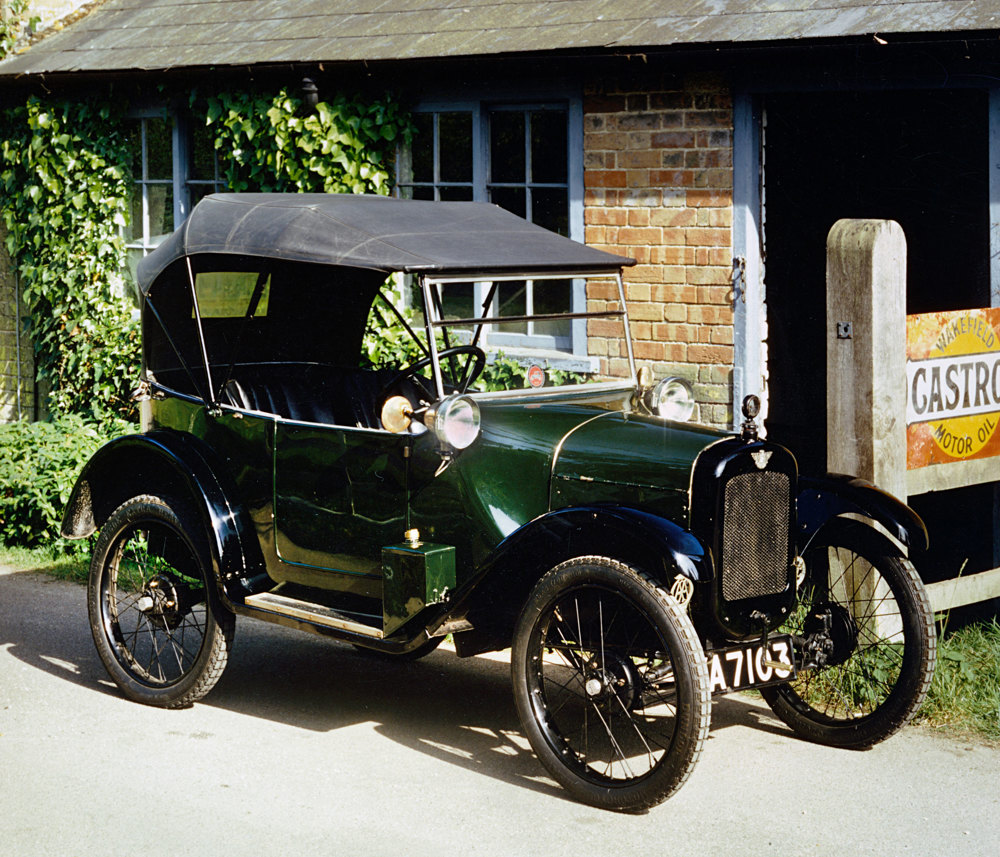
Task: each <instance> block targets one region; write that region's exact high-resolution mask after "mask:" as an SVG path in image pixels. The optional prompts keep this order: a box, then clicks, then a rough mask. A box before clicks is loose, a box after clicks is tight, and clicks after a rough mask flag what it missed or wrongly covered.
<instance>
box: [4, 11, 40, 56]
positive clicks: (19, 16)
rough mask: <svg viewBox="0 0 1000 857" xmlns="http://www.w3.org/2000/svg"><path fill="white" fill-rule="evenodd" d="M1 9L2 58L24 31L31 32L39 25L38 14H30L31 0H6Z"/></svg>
mask: <svg viewBox="0 0 1000 857" xmlns="http://www.w3.org/2000/svg"><path fill="white" fill-rule="evenodd" d="M4 5H5V6H6V7H7V8H6V9H4V10H2V11H0V60H2V59H3V58H4V57H5V56H7V54H9V53H10V52H11V51H12V50H13V48H14V45H15V44H16V43H17V40H18V39H19V38H20V37H21V35H22V33H24V32H28V33H31V32H33V31H34V29H35V27H36V26H37V25H38V21H39V18H38V16H37V15H33V16H29V15H28V7H29V6H30V5H31V0H5V3H4Z"/></svg>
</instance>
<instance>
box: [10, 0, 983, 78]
mask: <svg viewBox="0 0 1000 857" xmlns="http://www.w3.org/2000/svg"><path fill="white" fill-rule="evenodd" d="M998 27H1000V0H909V2H898V0H869V2H857V0H106V2H104V3H99V4H98V5H96V7H95V8H93V10H92V11H91V12H90V13H89V14H87V15H85V16H83V17H82V18H80V19H79V20H76V21H74V22H72V23H70V24H69V25H68V26H66V27H65V28H64V29H63V30H62V31H61V32H55V33H53V34H52V35H49V36H48V37H46V38H43V39H42V40H40V41H39V42H38V43H36V44H35V45H33V46H32V47H31V48H29V49H28V50H27V51H25V52H24V53H22V54H20V55H16V56H13V57H10V58H8V59H7V60H6V61H5V62H3V63H0V74H25V73H28V74H38V73H50V72H71V71H124V70H130V69H145V70H155V69H171V68H178V67H202V66H226V65H253V64H258V63H286V62H300V61H308V62H322V61H328V62H337V61H361V60H365V61H379V60H399V59H417V58H430V57H466V56H467V57H473V56H483V55H495V54H518V53H526V52H527V53H538V52H551V51H560V50H592V49H629V48H640V47H655V46H671V45H697V44H715V45H725V44H733V43H748V42H772V41H783V40H797V39H827V38H840V37H848V36H861V35H866V34H876V33H877V34H880V35H881V36H883V37H885V36H891V35H892V34H905V33H920V32H963V31H977V30H994V29H997V28H998Z"/></svg>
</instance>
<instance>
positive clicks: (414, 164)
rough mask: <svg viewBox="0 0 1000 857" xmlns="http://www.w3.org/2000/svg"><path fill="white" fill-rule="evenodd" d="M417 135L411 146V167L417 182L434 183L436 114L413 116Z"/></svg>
mask: <svg viewBox="0 0 1000 857" xmlns="http://www.w3.org/2000/svg"><path fill="white" fill-rule="evenodd" d="M413 124H414V125H415V126H416V133H415V134H414V135H413V143H412V144H411V145H410V166H411V169H412V170H413V175H412V176H407V177H406V178H409V179H410V180H411V181H415V182H432V181H434V114H433V113H416V114H414V116H413Z"/></svg>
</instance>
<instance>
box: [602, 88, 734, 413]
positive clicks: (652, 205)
mask: <svg viewBox="0 0 1000 857" xmlns="http://www.w3.org/2000/svg"><path fill="white" fill-rule="evenodd" d="M732 136H733V135H732V99H731V95H730V90H729V87H728V85H727V84H726V83H725V81H723V80H722V79H720V78H717V77H714V76H705V77H695V76H691V77H688V78H685V79H679V78H678V79H672V80H668V81H666V82H664V81H662V80H658V81H650V80H644V79H641V80H636V81H631V82H628V83H625V82H618V83H601V84H598V85H593V86H590V87H588V91H587V93H586V96H585V100H584V167H585V173H584V184H585V189H586V195H585V199H584V222H585V224H586V241H587V243H588V244H591V245H593V246H596V247H600V248H601V249H604V250H608V251H610V252H613V253H620V254H621V255H624V256H631V257H632V258H634V259H636V261H637V263H638V264H636V266H635V267H633V268H627V269H626V270H625V287H626V300H627V301H628V309H629V317H630V320H631V324H632V337H633V340H634V348H635V357H636V361H637V362H638V364H639V365H640V366H641V365H643V364H646V365H648V366H650V367H651V368H653V370H654V371H655V372H656V376H657V377H658V378H662V377H664V376H666V375H681V376H683V377H685V378H687V379H688V380H689V381H691V382H692V383H693V384H694V387H695V396H696V398H697V400H698V409H697V411H696V414H695V417H696V418H697V419H699V420H700V421H701V422H707V423H711V424H717V425H722V426H729V425H730V424H731V422H732V404H731V402H732V369H733V312H732V282H731V281H732V259H733V253H732V235H731V226H732V212H733V209H732V187H733V173H732V163H733V159H732ZM587 299H588V308H589V309H591V310H602V309H606V308H607V307H608V304H609V302H610V303H612V304H614V302H615V301H616V299H617V289H616V288H615V287H614V286H609V285H607V284H606V283H598V282H593V283H590V284H588V290H587ZM589 324H590V327H589V328H588V347H589V350H590V353H591V354H594V355H598V356H600V357H601V368H602V372H604V373H605V374H610V375H622V374H625V372H626V371H627V360H626V357H625V352H624V350H623V349H621V350H619V347H618V343H617V342H616V341H614V340H613V339H609V338H607V335H608V333H610V332H611V330H610V328H609V326H608V325H609V323H608V322H600V321H592V322H590V323H589Z"/></svg>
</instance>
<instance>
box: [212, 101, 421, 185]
mask: <svg viewBox="0 0 1000 857" xmlns="http://www.w3.org/2000/svg"><path fill="white" fill-rule="evenodd" d="M193 101H194V104H196V105H197V103H198V102H197V100H193ZM204 109H205V120H206V122H207V124H208V125H209V127H210V128H212V130H213V132H214V137H215V148H216V150H217V151H218V153H219V155H220V160H221V163H222V166H223V169H224V172H225V177H226V181H227V182H228V185H229V188H230V189H231V190H234V191H261V192H267V191H285V192H288V191H301V192H319V193H376V194H382V195H383V196H386V195H388V194H389V191H390V190H391V187H392V178H393V168H392V165H393V162H394V159H395V154H396V145H397V143H398V142H400V141H403V142H405V143H408V142H409V141H410V137H411V135H412V133H413V130H412V125H411V123H410V120H409V116H408V115H407V114H406V112H405V111H404V110H403V109H402V108H401V107H400V105H399V104H398V103H397V102H396V101H394V100H393V99H392V98H391V97H390V96H388V95H387V96H385V97H384V98H382V99H377V100H374V101H363V100H361V98H359V97H348V96H346V95H337V96H336V97H335V98H333V99H332V100H330V101H321V102H319V103H318V104H317V105H316V106H315V108H314V109H312V110H310V111H308V112H306V113H305V114H303V109H302V102H301V100H300V99H298V98H296V97H294V96H292V95H290V94H289V93H288V90H286V89H282V90H281V91H280V92H278V94H277V95H275V96H273V97H268V96H264V95H259V94H254V93H249V92H230V93H223V94H219V95H213V96H210V97H208V98H206V99H205V108H204Z"/></svg>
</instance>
